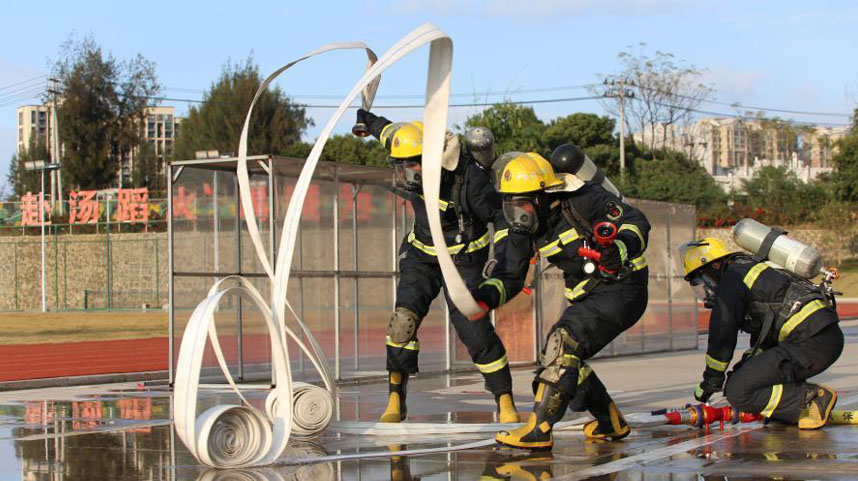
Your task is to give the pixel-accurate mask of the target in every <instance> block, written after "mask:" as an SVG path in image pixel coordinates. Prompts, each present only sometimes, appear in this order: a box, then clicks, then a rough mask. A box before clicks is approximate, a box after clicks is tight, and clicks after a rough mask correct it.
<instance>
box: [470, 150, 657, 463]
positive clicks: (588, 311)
mask: <svg viewBox="0 0 858 481" xmlns="http://www.w3.org/2000/svg"><path fill="white" fill-rule="evenodd" d="M572 147H574V146H571V145H569V144H567V145H564V146H561V147H558V148H557V149H556V150H555V151H554V153H553V154H552V157H551V162H550V163H549V162H548V161H547V160H545V159H544V158H543V157H541V156H540V155H539V154H536V153H532V152H531V153H521V152H510V153H507V154H504V155H503V156H501V157H500V158H499V159H498V160H497V161H496V163H495V166H494V169H495V172H496V173H497V174H498V179H497V184H496V185H497V187H498V190H499V192H500V193H501V194H502V195H503V211H504V215H505V218H506V221H507V223H508V225H509V229H508V231H504V232H502V234H505V235H507V239H506V241H507V244H506V246H505V250H504V251H503V252H502V253H501V254H500V255H498V256H496V257H497V261H498V263H497V265H496V266H495V268H494V270H493V271H492V277H491V278H489V279H487V280H486V281H484V282H482V283H481V284H480V286H479V287H478V288H477V289H474V290H472V294H473V296H474V299H475V300H477V302H478V303H483V304H484V308H486V309H487V310H490V309H495V308H497V307H499V306H501V305H503V304H504V302H506V301H507V300H509V299H511V298H513V297H514V296H515V295H516V294H517V293H518V292H519V291H520V290H522V287H523V284H524V281H525V276H526V274H527V271H528V264H529V260H530V259H531V257H533V255H534V253H535V252H538V255H540V256H542V257H544V258H545V259H546V260H548V261H549V262H551V263H552V264H553V265H555V266H557V267H559V268H560V269H561V270H562V271H563V275H564V278H565V282H566V298H567V300H568V301H569V305H568V307H567V308H566V310H565V311H564V312H563V314H562V315H561V316H560V319H559V320H558V321H557V322H556V323H555V324H554V326H553V327H552V328H551V332H550V333H549V335H548V338H547V340H546V343H545V349H544V351H543V356H542V360H541V361H542V367H541V368H540V369H539V370H538V371H537V376H536V379H535V380H534V381H533V386H534V392H535V394H536V402H535V405H534V408H533V413H532V414H531V415H530V417H529V418H528V420H527V423H526V424H525V425H524V426H523V427H521V428H518V429H515V430H512V431H501V432H500V433H498V435H497V437H496V440H497V442H499V443H501V444H505V445H508V446H513V447H517V448H525V449H531V450H543V449H551V448H552V447H553V445H554V439H553V435H552V426H553V425H554V424H555V423H556V422H558V421H559V420H560V419H561V418H562V417H563V415H564V414H565V412H566V409H567V407H569V408H570V409H572V410H573V411H589V412H590V413H591V414H592V415H593V416H594V417H595V418H596V420H594V421H592V422H590V423H588V424H587V425H586V426H585V428H584V432H585V434H586V435H587V437H588V438H590V439H600V440H619V439H622V438H624V437H626V436H627V435H628V434H629V431H630V428H629V425H628V423H627V422H626V421H625V419H624V418H623V415H622V414H621V413H620V411H619V409H618V408H617V406H616V405H615V404H614V402H613V400H612V399H611V396H610V395H608V391H607V389H606V388H605V386H604V384H602V382H601V381H600V380H599V378H598V376H596V373H594V372H593V370H592V369H591V368H590V366H589V365H588V364H587V363H586V360H587V359H589V358H591V357H593V356H594V355H595V354H596V353H598V352H599V351H600V350H601V349H602V348H604V347H605V346H606V345H608V344H609V343H610V342H611V341H612V340H613V339H614V338H616V337H617V336H618V335H619V334H620V333H622V332H623V331H625V330H626V329H628V328H630V327H631V326H633V325H634V324H635V323H636V322H637V321H638V319H639V318H640V317H641V315H643V313H644V310H645V309H646V304H647V277H648V269H647V267H646V260H645V259H644V257H643V252H644V250H645V249H646V244H647V239H648V236H649V230H650V225H649V222H648V221H647V219H646V217H645V216H644V215H643V213H641V212H640V211H639V210H637V209H635V208H634V207H632V206H630V205H628V204H626V203H625V202H623V201H622V200H621V199H620V198H619V197H617V196H615V195H614V194H612V193H610V192H608V191H607V190H606V189H605V188H603V187H602V185H600V184H599V183H596V182H590V181H587V182H584V181H582V180H581V179H580V178H578V177H576V176H573V175H571V174H569V173H568V172H569V169H568V166H567V163H568V162H567V161H568V158H569V152H570V149H571V148H572ZM555 171H557V172H558V174H557V175H555ZM564 171H565V172H564ZM558 176H560V178H558ZM585 253H586V254H587V255H588V256H590V258H588V257H585V256H583V254H585ZM593 254H595V255H593ZM592 257H598V258H599V266H598V268H596V267H597V266H595V265H594V263H593V260H591V258H592Z"/></svg>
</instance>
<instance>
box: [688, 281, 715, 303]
mask: <svg viewBox="0 0 858 481" xmlns="http://www.w3.org/2000/svg"><path fill="white" fill-rule="evenodd" d="M689 282H690V283H691V289H692V290H693V291H694V295H695V296H696V297H697V298H698V299H700V300H702V301H703V305H704V306H705V307H706V308H707V309H712V307H713V306H714V305H715V290H716V289H717V288H718V282H717V281H716V280H715V279H714V278H713V277H712V276H711V275H710V274H708V273H705V272H704V273H700V274H697V275H695V276H694V277H692V278H691V280H690V281H689Z"/></svg>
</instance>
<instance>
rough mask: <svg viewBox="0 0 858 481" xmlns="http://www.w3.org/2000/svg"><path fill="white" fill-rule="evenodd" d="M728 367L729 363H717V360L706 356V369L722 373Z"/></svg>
mask: <svg viewBox="0 0 858 481" xmlns="http://www.w3.org/2000/svg"><path fill="white" fill-rule="evenodd" d="M728 365H729V363H726V362H723V361H719V360H717V359H715V358H714V357H712V356H710V355H709V354H707V355H706V366H707V367H711V368H712V369H714V370H716V371H721V372H724V371H726V370H727V366H728Z"/></svg>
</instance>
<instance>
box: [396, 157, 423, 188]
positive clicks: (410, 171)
mask: <svg viewBox="0 0 858 481" xmlns="http://www.w3.org/2000/svg"><path fill="white" fill-rule="evenodd" d="M393 173H394V175H395V177H396V185H397V186H398V187H401V188H403V189H406V190H411V191H419V190H420V189H421V184H422V181H423V175H422V167H421V165H420V161H419V160H397V161H395V162H394V163H393Z"/></svg>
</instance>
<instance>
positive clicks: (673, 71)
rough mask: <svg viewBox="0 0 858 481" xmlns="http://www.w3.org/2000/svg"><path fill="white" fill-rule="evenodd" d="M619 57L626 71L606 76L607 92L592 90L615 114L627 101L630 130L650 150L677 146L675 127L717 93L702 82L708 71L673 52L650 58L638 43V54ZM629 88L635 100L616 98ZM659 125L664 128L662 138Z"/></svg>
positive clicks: (623, 53) (627, 120)
mask: <svg viewBox="0 0 858 481" xmlns="http://www.w3.org/2000/svg"><path fill="white" fill-rule="evenodd" d="M617 56H618V57H619V59H620V62H621V63H622V65H623V68H622V70H621V71H620V72H619V73H615V74H610V75H607V76H606V77H605V79H604V80H605V83H606V84H607V85H608V86H609V87H608V88H607V89H605V88H603V87H601V86H599V87H593V88H591V91H592V92H594V93H596V94H597V95H600V96H602V97H603V98H604V100H603V101H602V104H603V106H604V107H605V108H606V109H607V110H608V111H609V112H613V113H614V114H615V115H616V114H617V113H618V112H619V102H621V101H622V102H624V108H625V122H626V127H627V128H628V129H629V131H630V132H633V131H635V130H638V131H639V132H640V133H641V135H642V137H643V138H644V139H645V140H646V142H645V144H647V146H648V147H649V149H650V150H653V151H654V150H655V148H656V146H657V145H661V146H665V145H673V144H674V143H675V139H674V138H673V137H672V136H673V134H674V128H675V127H676V126H679V125H681V124H683V123H685V122H687V121H688V120H690V118H691V115H692V113H693V111H694V109H696V108H697V107H698V106H699V105H700V104H701V103H702V102H703V101H705V100H706V99H707V98H709V96H710V95H711V94H712V92H713V88H712V87H711V86H709V85H707V84H705V83H703V81H702V79H703V74H704V73H705V70H702V69H699V68H697V67H695V66H693V65H688V64H686V63H685V61H683V60H681V59H677V58H676V57H675V56H674V55H673V54H671V53H666V52H661V51H658V50H657V51H656V52H655V54H654V55H650V54H648V53H647V51H646V44H645V43H640V44H638V50H637V51H636V52H635V51H633V50H632V47H628V50H627V51H624V52H620V53H619V54H618V55H617ZM600 77H602V75H600ZM627 87H628V88H631V89H632V92H633V94H634V95H633V97H630V96H627V95H625V94H623V97H622V98H621V97H620V96H619V95H615V93H616V92H615V90H616V89H618V88H619V89H624V90H625V88H627ZM657 126H660V127H661V132H660V135H659V133H657V131H656V127H657ZM659 136H660V137H661V139H659V138H658V137H659ZM658 140H660V141H661V142H660V144H658V143H657V141H658Z"/></svg>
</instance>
